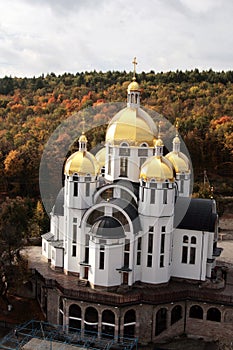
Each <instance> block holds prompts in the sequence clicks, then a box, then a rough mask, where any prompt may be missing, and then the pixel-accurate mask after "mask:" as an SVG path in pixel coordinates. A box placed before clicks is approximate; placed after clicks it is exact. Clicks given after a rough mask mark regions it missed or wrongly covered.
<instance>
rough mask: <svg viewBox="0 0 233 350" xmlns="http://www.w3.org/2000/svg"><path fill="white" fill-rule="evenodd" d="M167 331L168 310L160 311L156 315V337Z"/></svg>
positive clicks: (162, 309)
mask: <svg viewBox="0 0 233 350" xmlns="http://www.w3.org/2000/svg"><path fill="white" fill-rule="evenodd" d="M165 329H167V309H165V308H164V307H163V308H161V309H159V311H158V312H157V314H156V324H155V335H159V334H160V333H162V332H163V331H164V330H165Z"/></svg>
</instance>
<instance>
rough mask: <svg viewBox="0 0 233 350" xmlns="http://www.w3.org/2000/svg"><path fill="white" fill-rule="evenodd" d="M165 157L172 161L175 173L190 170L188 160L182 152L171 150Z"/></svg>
mask: <svg viewBox="0 0 233 350" xmlns="http://www.w3.org/2000/svg"><path fill="white" fill-rule="evenodd" d="M165 157H166V158H167V159H168V160H169V161H170V162H171V163H172V165H173V167H174V169H175V172H176V173H188V172H190V162H189V159H188V157H186V155H185V154H184V153H182V152H174V151H172V152H170V153H168V154H166V156H165Z"/></svg>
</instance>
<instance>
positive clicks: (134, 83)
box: [127, 80, 140, 94]
mask: <svg viewBox="0 0 233 350" xmlns="http://www.w3.org/2000/svg"><path fill="white" fill-rule="evenodd" d="M139 90H140V87H139V84H138V82H137V81H135V80H134V81H132V82H131V83H130V84H129V85H128V89H127V91H128V94H129V93H130V91H139Z"/></svg>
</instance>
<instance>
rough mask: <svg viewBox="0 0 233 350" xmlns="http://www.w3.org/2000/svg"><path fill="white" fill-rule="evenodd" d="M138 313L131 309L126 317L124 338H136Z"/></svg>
mask: <svg viewBox="0 0 233 350" xmlns="http://www.w3.org/2000/svg"><path fill="white" fill-rule="evenodd" d="M135 325H136V313H135V310H133V309H130V310H128V311H127V312H126V313H125V316H124V337H126V338H132V337H134V336H135Z"/></svg>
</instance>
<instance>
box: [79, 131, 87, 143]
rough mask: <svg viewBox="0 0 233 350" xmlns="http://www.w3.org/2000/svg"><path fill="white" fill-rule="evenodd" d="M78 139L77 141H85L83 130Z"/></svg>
mask: <svg viewBox="0 0 233 350" xmlns="http://www.w3.org/2000/svg"><path fill="white" fill-rule="evenodd" d="M78 140H79V142H87V138H86V135H85V133H84V131H83V132H82V135H81V136H80V138H79V139H78Z"/></svg>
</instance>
